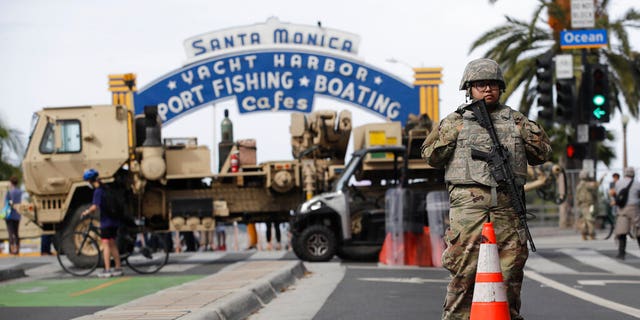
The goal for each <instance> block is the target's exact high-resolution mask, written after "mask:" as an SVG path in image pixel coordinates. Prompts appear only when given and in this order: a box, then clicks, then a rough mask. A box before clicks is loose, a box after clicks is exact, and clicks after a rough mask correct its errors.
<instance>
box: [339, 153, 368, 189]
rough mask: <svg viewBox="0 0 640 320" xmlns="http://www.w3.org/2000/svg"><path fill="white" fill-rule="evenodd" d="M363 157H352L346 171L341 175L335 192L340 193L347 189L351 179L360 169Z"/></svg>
mask: <svg viewBox="0 0 640 320" xmlns="http://www.w3.org/2000/svg"><path fill="white" fill-rule="evenodd" d="M362 157H363V156H362V155H356V154H354V155H353V156H352V157H351V160H349V163H347V165H346V166H345V168H344V171H342V175H340V178H338V181H336V183H335V184H334V188H333V191H340V190H343V189H344V188H346V187H347V185H348V184H349V179H350V178H351V177H352V176H353V174H354V173H355V172H356V170H358V168H360V165H361V163H362Z"/></svg>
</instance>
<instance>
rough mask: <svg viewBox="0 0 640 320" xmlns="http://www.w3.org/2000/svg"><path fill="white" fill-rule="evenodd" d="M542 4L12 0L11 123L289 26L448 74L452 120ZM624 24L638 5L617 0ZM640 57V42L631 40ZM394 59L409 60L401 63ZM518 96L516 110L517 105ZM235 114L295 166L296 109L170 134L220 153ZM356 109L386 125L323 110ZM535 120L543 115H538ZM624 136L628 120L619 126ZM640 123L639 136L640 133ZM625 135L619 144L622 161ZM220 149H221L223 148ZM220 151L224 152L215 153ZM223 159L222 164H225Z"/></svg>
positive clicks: (240, 130) (264, 155) (274, 156)
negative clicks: (469, 78) (500, 43)
mask: <svg viewBox="0 0 640 320" xmlns="http://www.w3.org/2000/svg"><path fill="white" fill-rule="evenodd" d="M537 3H538V1H535V0H518V1H515V0H501V1H498V3H496V4H495V5H490V4H489V3H488V1H482V0H458V1H406V0H395V1H388V0H384V1H344V0H340V1H334V0H323V1H300V0H297V1H296V0H289V1H286V0H281V1H265V0H262V1H246V0H234V1H213V0H209V1H204V0H197V1H195V0H194V1H161V0H142V1H124V0H110V1H98V0H82V1H72V0H63V1H50V0H21V1H10V0H0V48H2V49H1V50H0V97H2V104H1V105H0V117H1V118H2V122H3V123H4V124H5V125H7V126H9V127H11V128H15V129H18V130H20V131H21V132H23V133H24V138H25V141H26V136H27V134H28V132H29V124H30V119H31V115H32V113H33V112H34V111H36V110H38V109H41V108H42V107H45V106H73V105H87V104H109V103H110V102H111V100H110V99H111V98H110V94H109V92H108V90H107V75H108V74H114V73H126V72H132V73H135V74H136V75H137V79H138V87H139V88H141V87H144V86H145V85H146V84H149V83H151V82H152V81H154V80H155V79H157V78H159V77H161V76H163V75H165V74H167V73H169V72H171V71H173V70H175V69H178V68H180V67H182V65H183V63H184V62H185V60H186V55H185V52H184V48H183V41H184V40H185V39H187V38H189V37H192V36H195V35H199V34H202V33H206V32H210V31H214V30H220V29H224V28H229V27H237V26H244V25H250V24H256V23H264V22H265V21H266V20H267V19H268V18H269V17H277V18H278V19H279V20H280V21H282V22H289V23H294V24H307V25H315V24H316V23H317V21H321V22H322V25H323V26H325V27H328V28H333V29H339V30H343V31H347V32H351V33H355V34H357V35H359V36H360V40H361V43H360V50H359V56H360V58H361V59H363V60H364V61H365V62H366V63H367V64H370V65H373V66H375V67H377V68H380V69H382V70H385V71H388V72H390V73H392V74H394V75H396V76H398V77H400V78H402V79H404V80H406V81H412V80H413V78H412V76H413V72H412V71H411V69H410V68H409V66H412V67H442V68H443V71H442V73H443V81H444V83H443V84H442V85H441V87H440V93H441V95H440V108H441V110H440V116H441V117H444V116H445V115H446V114H448V113H450V112H452V111H453V110H454V109H455V107H456V106H458V105H459V104H460V103H462V102H464V94H463V92H461V91H458V88H457V86H458V84H459V81H460V77H461V75H462V71H463V69H464V66H465V65H466V63H467V62H468V61H470V60H472V59H475V58H479V57H480V56H481V55H482V54H483V53H484V49H481V50H477V51H474V52H473V53H469V47H470V44H471V42H472V41H473V40H475V39H476V38H477V37H478V36H479V35H480V34H481V33H483V32H485V31H487V30H489V29H490V28H492V27H494V26H497V25H500V24H503V23H504V21H505V20H504V16H505V15H510V16H513V17H516V18H519V19H523V20H526V21H528V20H529V19H530V17H531V15H532V13H533V9H534V8H535V6H536V5H537ZM611 3H612V4H611V6H610V7H611V12H610V14H611V15H612V16H613V17H617V16H619V15H620V13H621V12H622V11H623V10H626V9H627V8H629V7H631V5H632V3H633V4H636V7H637V1H636V0H613V1H611ZM629 38H630V39H631V42H632V46H633V48H634V49H635V50H636V51H638V50H640V33H638V32H635V33H632V34H631V35H630V37H629ZM389 59H395V60H397V61H399V62H396V63H390V62H388V60H389ZM515 101H516V99H512V100H511V101H508V102H507V103H508V104H509V102H511V104H512V105H515V104H516V102H515ZM225 108H226V109H229V110H230V113H231V117H232V121H233V124H234V130H235V132H234V134H235V138H236V139H245V138H255V139H256V140H257V147H258V161H259V162H262V161H267V160H278V159H291V148H290V144H289V119H290V115H289V114H288V113H284V112H278V113H270V114H269V115H268V116H265V115H264V114H263V113H258V114H253V115H252V114H249V115H239V114H238V108H237V106H236V104H235V102H231V101H228V102H224V103H219V104H217V105H216V106H215V108H213V107H206V108H200V109H199V111H197V112H193V113H191V114H190V115H188V116H185V117H182V118H180V120H178V121H175V122H173V123H171V124H170V125H168V126H167V127H166V128H165V132H164V136H165V137H168V136H180V137H187V136H197V137H198V139H199V142H200V143H201V144H206V145H209V146H211V145H212V142H213V140H214V139H217V140H219V123H220V121H221V120H222V112H223V110H224V109H225ZM327 108H331V109H336V110H340V109H349V110H350V111H352V113H353V114H354V124H355V125H359V124H363V123H367V122H372V121H382V119H379V118H376V117H374V116H372V115H371V114H370V113H365V112H363V111H361V110H362V109H360V108H358V107H354V106H351V105H346V104H341V103H340V102H338V101H336V100H329V99H317V100H316V103H315V104H314V109H315V110H318V109H327ZM532 117H533V116H532ZM607 127H608V129H610V130H612V131H613V132H614V134H615V135H616V136H618V137H621V136H622V129H621V127H622V126H621V121H620V118H619V117H618V116H616V117H614V118H613V119H612V120H611V123H610V124H608V125H607ZM639 133H640V127H639V126H638V125H637V121H636V120H631V122H630V124H629V128H628V135H629V137H630V138H631V139H632V141H633V139H634V138H637V137H638V136H640V134H639ZM621 140H622V139H621V138H620V139H618V140H617V141H615V142H614V143H613V145H614V147H616V148H617V149H618V150H619V152H618V154H619V155H620V159H617V160H615V161H614V163H613V166H612V168H621V167H622V160H621V157H622V152H621V148H622V147H621V146H622V142H621ZM215 145H217V141H216V144H215ZM215 149H216V148H214V150H215ZM214 156H215V155H214ZM628 161H629V164H630V165H631V166H636V167H638V166H640V152H639V151H638V150H637V149H636V148H634V147H633V145H631V147H630V154H629V158H628Z"/></svg>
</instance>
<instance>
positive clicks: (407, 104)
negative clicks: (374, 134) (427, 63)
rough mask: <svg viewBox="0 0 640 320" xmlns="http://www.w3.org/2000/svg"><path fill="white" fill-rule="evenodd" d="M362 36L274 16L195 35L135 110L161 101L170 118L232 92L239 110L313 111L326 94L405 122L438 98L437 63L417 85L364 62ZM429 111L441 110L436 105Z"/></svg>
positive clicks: (138, 100)
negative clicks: (183, 57) (176, 65)
mask: <svg viewBox="0 0 640 320" xmlns="http://www.w3.org/2000/svg"><path fill="white" fill-rule="evenodd" d="M359 43H360V38H359V37H358V36H357V35H354V34H351V33H349V32H344V31H340V30H336V29H331V28H326V27H322V26H320V25H318V26H309V25H299V24H290V23H283V22H280V21H279V20H278V19H277V18H269V19H268V20H267V21H266V22H265V23H259V24H255V25H248V26H241V27H236V28H230V29H223V30H218V31H213V32H209V33H204V34H200V35H196V36H193V37H190V38H188V39H186V40H185V41H184V47H185V52H186V54H187V62H186V65H185V66H184V67H182V68H180V69H177V70H174V71H172V72H170V73H168V74H167V75H165V76H163V77H161V78H159V79H157V80H155V81H154V82H153V83H151V84H149V85H148V86H146V87H144V88H142V89H141V90H140V91H138V92H136V93H135V95H134V107H135V113H136V114H141V113H143V111H144V106H146V105H158V111H159V114H160V117H161V118H162V121H163V123H167V122H170V121H172V120H174V119H177V118H179V117H180V116H181V115H183V114H186V113H188V112H190V111H192V110H194V109H197V108H198V107H200V106H206V105H208V104H211V103H215V102H216V101H219V100H224V99H234V98H235V99H236V102H237V104H238V108H239V111H240V113H241V114H247V113H254V112H266V111H297V112H305V113H309V112H311V111H313V103H314V98H315V97H316V95H321V96H325V97H330V98H334V99H337V100H340V101H344V102H347V103H350V104H353V105H355V106H358V107H361V108H363V109H365V110H367V111H370V112H373V113H375V114H377V115H379V116H380V117H382V118H385V119H388V120H393V121H400V122H403V123H404V122H406V120H407V118H408V116H409V114H419V113H421V112H420V111H421V110H422V111H423V112H424V111H425V105H428V103H429V102H430V103H431V105H433V104H434V103H437V85H438V84H439V83H440V80H439V78H438V76H439V71H438V72H436V73H438V74H437V75H436V78H434V75H432V74H428V73H429V72H430V71H428V70H427V71H426V72H423V71H421V73H420V74H419V73H418V72H416V75H415V78H416V82H415V83H416V84H419V85H420V86H418V87H416V86H414V85H412V84H410V83H407V82H404V81H402V80H399V79H398V78H396V77H395V76H393V75H390V74H388V73H385V72H383V71H381V70H379V69H376V68H374V67H372V66H369V65H367V64H365V63H363V62H362V60H360V59H358V58H357V53H358V47H359ZM414 70H417V69H414ZM434 79H435V80H434ZM429 111H431V115H432V116H434V115H436V116H437V107H436V108H431V109H429V108H426V112H427V113H429Z"/></svg>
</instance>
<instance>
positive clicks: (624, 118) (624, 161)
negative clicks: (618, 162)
mask: <svg viewBox="0 0 640 320" xmlns="http://www.w3.org/2000/svg"><path fill="white" fill-rule="evenodd" d="M627 123H629V116H628V115H626V114H625V115H623V116H622V167H623V169H626V168H627Z"/></svg>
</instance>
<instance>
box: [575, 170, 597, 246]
mask: <svg viewBox="0 0 640 320" xmlns="http://www.w3.org/2000/svg"><path fill="white" fill-rule="evenodd" d="M603 178H604V177H603ZM600 182H602V180H600ZM599 185H600V183H598V182H597V181H595V180H594V179H593V178H591V175H590V174H589V171H587V170H582V171H580V182H578V185H577V186H576V205H577V207H578V210H580V217H581V218H582V221H581V223H580V225H579V228H580V232H581V233H582V240H587V237H588V238H590V239H591V240H594V239H595V238H596V231H595V227H594V224H595V222H596V218H595V206H596V202H597V200H598V186H599Z"/></svg>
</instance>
